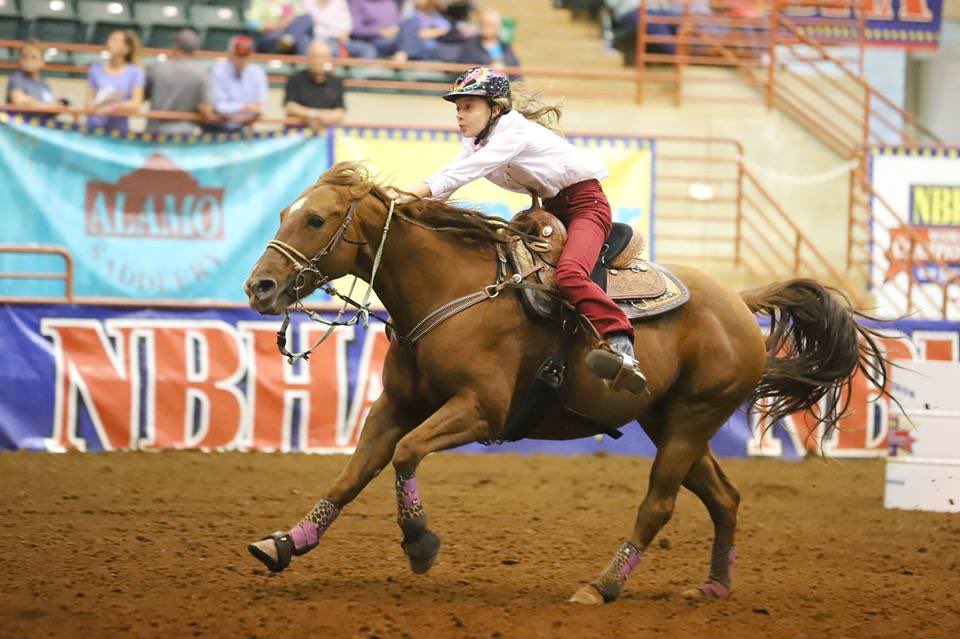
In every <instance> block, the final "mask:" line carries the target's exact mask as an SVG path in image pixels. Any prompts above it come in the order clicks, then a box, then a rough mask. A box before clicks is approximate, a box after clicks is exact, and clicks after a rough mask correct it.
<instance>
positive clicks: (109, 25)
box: [77, 0, 134, 44]
mask: <svg viewBox="0 0 960 639" xmlns="http://www.w3.org/2000/svg"><path fill="white" fill-rule="evenodd" d="M77 13H78V14H79V16H80V23H81V24H82V25H83V28H84V31H85V33H84V39H85V40H86V41H87V42H90V43H93V44H103V43H104V42H106V41H107V36H109V35H110V32H111V31H113V30H115V29H129V28H131V26H133V24H134V22H133V15H132V14H131V12H130V7H128V6H127V3H126V2H117V1H116V0H80V1H79V2H78V3H77Z"/></svg>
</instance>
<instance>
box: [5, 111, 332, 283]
mask: <svg viewBox="0 0 960 639" xmlns="http://www.w3.org/2000/svg"><path fill="white" fill-rule="evenodd" d="M331 156H332V144H331V141H330V139H329V138H328V137H327V136H326V135H325V134H313V132H311V131H309V130H289V131H271V132H266V133H256V134H249V135H232V136H227V135H206V136H191V137H186V136H176V137H173V138H164V137H161V138H151V137H149V136H148V135H134V134H131V135H129V136H126V137H111V136H104V135H91V134H89V133H86V132H83V131H80V130H72V127H69V126H63V125H60V124H57V123H52V122H51V123H50V124H49V125H47V126H44V125H40V126H37V125H35V124H30V123H27V122H24V121H21V120H20V119H19V118H14V117H10V116H7V115H6V114H0V202H2V206H3V210H4V212H3V215H0V243H4V244H34V243H35V244H42V245H48V246H49V245H55V246H62V247H65V248H66V249H67V250H68V251H69V252H70V254H71V255H72V256H73V260H74V267H75V276H74V283H75V289H74V294H76V295H89V296H108V297H132V298H138V299H150V298H154V299H204V298H208V299H218V300H238V301H239V300H243V299H245V298H244V295H243V293H242V291H241V288H240V287H241V283H242V282H243V280H244V278H245V277H246V276H247V274H248V273H249V270H250V267H251V266H252V265H253V264H254V262H255V261H256V260H257V258H258V257H259V255H260V253H261V252H262V251H263V247H264V242H265V241H266V239H268V238H270V237H273V234H274V232H275V231H276V228H277V223H278V218H277V216H278V214H279V212H280V210H281V209H282V208H283V207H284V206H286V205H287V204H289V203H290V202H292V201H293V200H294V199H295V198H296V197H297V195H298V194H299V193H300V192H301V191H303V190H304V189H305V188H306V187H307V186H309V185H310V184H312V183H313V182H314V181H315V180H316V179H317V177H319V176H320V174H322V173H323V172H324V171H325V170H326V169H327V168H329V167H330V165H331V164H332V157H331ZM60 270H62V266H61V262H59V261H58V260H57V259H56V258H55V257H52V256H40V257H37V256H26V255H7V254H0V272H20V273H22V272H27V271H30V272H47V271H60ZM62 290H63V289H62V284H60V283H58V282H53V281H42V280H41V281H37V282H33V281H31V282H29V283H27V282H25V281H22V280H12V281H11V280H2V279H0V295H4V294H7V295H31V296H36V295H57V294H59V293H60V292H61V291H62Z"/></svg>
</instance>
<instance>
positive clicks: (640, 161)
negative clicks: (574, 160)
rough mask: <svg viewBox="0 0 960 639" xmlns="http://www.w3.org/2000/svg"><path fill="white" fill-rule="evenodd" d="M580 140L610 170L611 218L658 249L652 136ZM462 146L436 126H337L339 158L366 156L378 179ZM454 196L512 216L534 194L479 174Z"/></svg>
mask: <svg viewBox="0 0 960 639" xmlns="http://www.w3.org/2000/svg"><path fill="white" fill-rule="evenodd" d="M568 139H569V140H570V141H571V142H572V143H573V144H575V145H576V146H578V147H580V148H582V149H584V150H585V151H586V152H588V153H590V154H591V155H593V156H594V157H596V158H597V159H599V160H601V161H602V162H603V163H604V164H605V165H606V167H607V169H609V171H610V175H609V177H607V178H606V179H605V180H603V190H604V191H605V192H606V194H607V199H609V200H610V206H611V207H612V208H613V219H614V220H615V221H617V222H624V223H625V224H630V225H632V226H633V227H634V228H636V229H639V230H640V231H641V232H643V234H644V237H646V238H647V252H648V255H647V257H648V258H649V259H653V258H652V257H651V256H650V255H649V253H650V252H651V251H652V250H654V249H653V247H652V244H651V240H652V237H653V223H654V217H653V152H654V148H653V140H648V139H643V138H629V137H606V136H589V137H584V136H568ZM462 148H463V146H462V143H461V137H460V135H459V134H458V133H456V132H453V131H446V130H433V129H388V128H379V127H368V128H351V127H345V128H342V129H338V130H337V133H336V135H335V136H334V151H333V155H334V158H335V159H336V160H337V161H340V160H360V161H363V160H365V161H367V165H368V166H369V167H370V169H371V172H373V173H374V175H375V176H376V177H377V178H378V180H379V181H381V182H383V183H386V184H394V185H396V186H399V187H401V188H402V187H404V186H406V185H408V184H410V183H412V182H417V181H420V180H424V179H426V178H428V177H430V176H431V175H433V173H434V172H436V171H438V170H439V169H441V168H443V166H445V165H446V164H448V163H450V162H452V161H453V159H454V158H456V157H457V154H459V153H460V151H461V149H462ZM451 201H452V202H453V203H455V204H458V205H460V206H465V207H467V208H474V209H478V210H480V211H483V212H484V213H486V214H488V215H496V216H498V217H502V218H505V219H509V218H510V217H512V216H513V214H514V213H517V212H518V211H521V210H523V209H525V208H528V207H529V206H530V196H529V195H525V194H522V193H513V192H511V191H506V190H504V189H501V188H500V187H498V186H496V185H495V184H492V183H490V182H487V181H486V180H477V181H475V182H473V183H471V184H468V185H466V186H464V187H463V188H461V189H460V190H458V191H457V192H456V193H454V194H453V196H452V198H451Z"/></svg>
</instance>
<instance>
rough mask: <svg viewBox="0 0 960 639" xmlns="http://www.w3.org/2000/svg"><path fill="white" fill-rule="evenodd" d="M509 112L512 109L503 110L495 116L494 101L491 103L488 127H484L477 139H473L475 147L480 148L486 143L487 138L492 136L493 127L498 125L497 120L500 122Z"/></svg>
mask: <svg viewBox="0 0 960 639" xmlns="http://www.w3.org/2000/svg"><path fill="white" fill-rule="evenodd" d="M509 112H510V107H506V108H503V109H501V110H500V113H498V114H496V115H494V114H493V100H491V101H490V117H489V118H487V126H485V127H483V130H482V131H480V133H478V134H477V137H475V138H473V144H474V146H478V145H480V144H482V143H483V141H484V140H485V139H486V138H487V136H488V135H489V134H490V129H492V128H493V125H494V124H496V123H497V120H499V119H500V118H501V117H503V114H504V113H509Z"/></svg>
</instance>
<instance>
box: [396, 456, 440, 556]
mask: <svg viewBox="0 0 960 639" xmlns="http://www.w3.org/2000/svg"><path fill="white" fill-rule="evenodd" d="M396 489H397V524H398V525H399V526H400V530H401V532H403V541H402V542H401V544H400V545H401V547H402V548H403V552H404V553H406V555H407V557H408V558H409V559H410V568H411V569H412V570H413V572H415V573H416V574H423V573H425V572H427V571H428V570H429V569H430V567H431V566H432V565H433V561H434V559H435V558H436V556H437V552H439V550H440V538H439V537H437V535H435V534H434V533H433V531H431V530H429V529H428V528H427V514H426V512H425V511H424V509H423V503H422V502H421V501H420V492H419V491H418V490H417V478H416V477H415V476H414V475H402V474H400V473H397V482H396Z"/></svg>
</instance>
